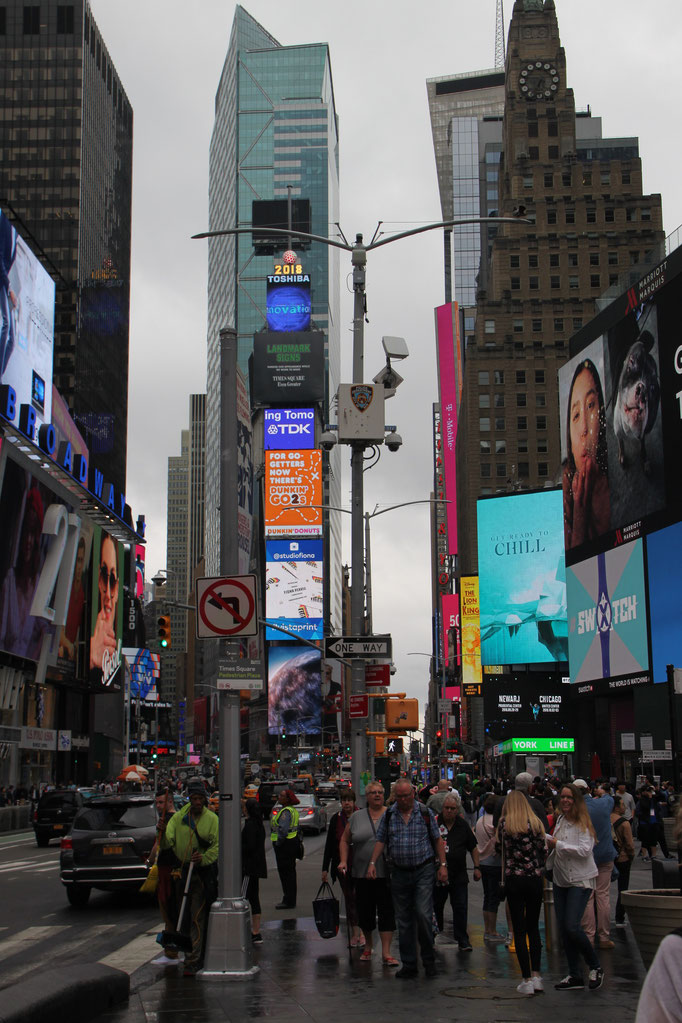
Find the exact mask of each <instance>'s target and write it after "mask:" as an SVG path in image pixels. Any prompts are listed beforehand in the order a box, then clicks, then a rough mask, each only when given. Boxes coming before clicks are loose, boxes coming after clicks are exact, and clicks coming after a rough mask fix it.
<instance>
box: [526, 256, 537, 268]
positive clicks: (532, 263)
mask: <svg viewBox="0 0 682 1023" xmlns="http://www.w3.org/2000/svg"><path fill="white" fill-rule="evenodd" d="M528 266H529V268H530V269H531V270H537V267H538V257H537V253H535V252H531V253H529V255H528Z"/></svg>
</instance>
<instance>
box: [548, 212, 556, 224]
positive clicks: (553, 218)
mask: <svg viewBox="0 0 682 1023" xmlns="http://www.w3.org/2000/svg"><path fill="white" fill-rule="evenodd" d="M547 223H548V224H556V210H547Z"/></svg>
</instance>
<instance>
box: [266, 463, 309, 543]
mask: <svg viewBox="0 0 682 1023" xmlns="http://www.w3.org/2000/svg"><path fill="white" fill-rule="evenodd" d="M321 504H322V452H321V451H266V452H265V535H266V536H321V535H322V508H321V507H320V505H321ZM311 505H317V506H318V507H311Z"/></svg>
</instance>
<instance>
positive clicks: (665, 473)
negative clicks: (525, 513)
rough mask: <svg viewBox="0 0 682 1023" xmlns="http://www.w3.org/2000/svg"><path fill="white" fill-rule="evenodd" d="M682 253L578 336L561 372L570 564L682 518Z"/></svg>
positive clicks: (564, 493)
mask: <svg viewBox="0 0 682 1023" xmlns="http://www.w3.org/2000/svg"><path fill="white" fill-rule="evenodd" d="M681 273H682V251H681V250H680V249H677V250H676V251H675V252H673V253H672V254H671V256H669V257H668V258H667V259H666V260H664V261H663V262H662V263H660V264H659V266H657V267H656V268H655V269H654V270H652V271H651V272H650V273H649V274H647V275H646V277H644V278H643V279H642V280H641V281H639V282H638V283H637V284H636V285H634V286H633V287H631V288H630V289H629V290H628V291H627V292H625V293H624V294H623V295H621V296H620V297H619V298H618V299H617V300H616V301H615V302H613V303H611V305H610V306H608V307H607V308H606V309H605V310H604V311H603V312H602V313H600V314H599V316H597V317H595V319H594V320H592V321H591V323H589V324H588V325H587V326H586V327H585V328H584V329H583V330H582V331H580V333H578V334H576V335H575V337H574V338H573V339H572V341H571V355H572V358H571V359H569V361H568V362H567V363H566V365H565V366H563V367H562V369H561V370H560V371H559V400H560V421H561V454H562V488H563V503H564V532H565V542H566V562H567V564H569V565H570V564H575V563H578V562H580V561H583V560H584V559H585V558H588V557H591V556H594V555H595V554H598V553H600V552H602V551H605V550H608V549H610V548H612V547H614V546H618V545H620V544H623V543H627V542H629V541H632V540H634V539H637V538H638V537H640V536H643V535H646V534H648V533H650V532H652V531H653V530H656V529H661V528H663V527H664V526H666V525H669V524H671V523H672V522H676V521H679V520H680V519H682V484H681V481H680V473H679V470H678V469H677V457H676V456H677V452H679V446H680V443H681V442H682V399H681V397H680V395H681V394H682V379H681V377H682V345H681V344H680V340H679V323H680V315H681V313H682V277H681V276H680V274H681Z"/></svg>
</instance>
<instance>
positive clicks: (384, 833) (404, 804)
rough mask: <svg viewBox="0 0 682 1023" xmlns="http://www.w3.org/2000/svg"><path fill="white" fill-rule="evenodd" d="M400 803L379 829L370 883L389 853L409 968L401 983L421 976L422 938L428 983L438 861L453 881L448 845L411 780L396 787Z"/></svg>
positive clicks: (400, 935) (403, 952)
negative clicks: (416, 795)
mask: <svg viewBox="0 0 682 1023" xmlns="http://www.w3.org/2000/svg"><path fill="white" fill-rule="evenodd" d="M395 799H396V801H395V805H394V806H392V807H390V808H389V809H388V810H387V811H386V813H385V814H384V816H383V817H382V818H381V821H380V823H379V827H378V828H377V841H376V845H375V846H374V850H373V852H372V857H371V860H370V864H369V867H368V869H367V877H368V878H369V879H370V880H372V879H373V878H374V877H376V868H375V866H374V864H375V863H376V861H377V859H378V857H379V856H381V853H382V852H383V851H384V849H385V850H386V857H387V859H388V860H389V862H390V869H391V895H392V896H393V908H394V910H395V918H396V923H397V925H398V938H399V943H400V958H401V960H402V964H403V965H402V967H401V969H399V970H398V972H397V973H396V977H400V978H401V979H405V978H408V977H416V976H417V937H418V938H419V945H420V948H421V954H422V962H423V963H424V972H425V973H426V976H427V977H434V976H435V975H436V959H435V953H434V948H433V924H432V921H433V886H434V883H435V880H436V861H437V862H438V873H437V878H438V880H439V881H444V882H446V881H447V879H448V869H447V865H446V861H445V844H444V842H443V839H442V838H441V835H440V831H439V828H438V824H437V823H436V818H435V816H434V815H433V814H432V813H431V811H430V810H427V809H426V807H425V806H422V805H421V803H415V798H414V789H413V787H412V785H411V784H410V782H409V781H407V779H406V778H403V779H401V780H400V781H398V782H396V786H395Z"/></svg>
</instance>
